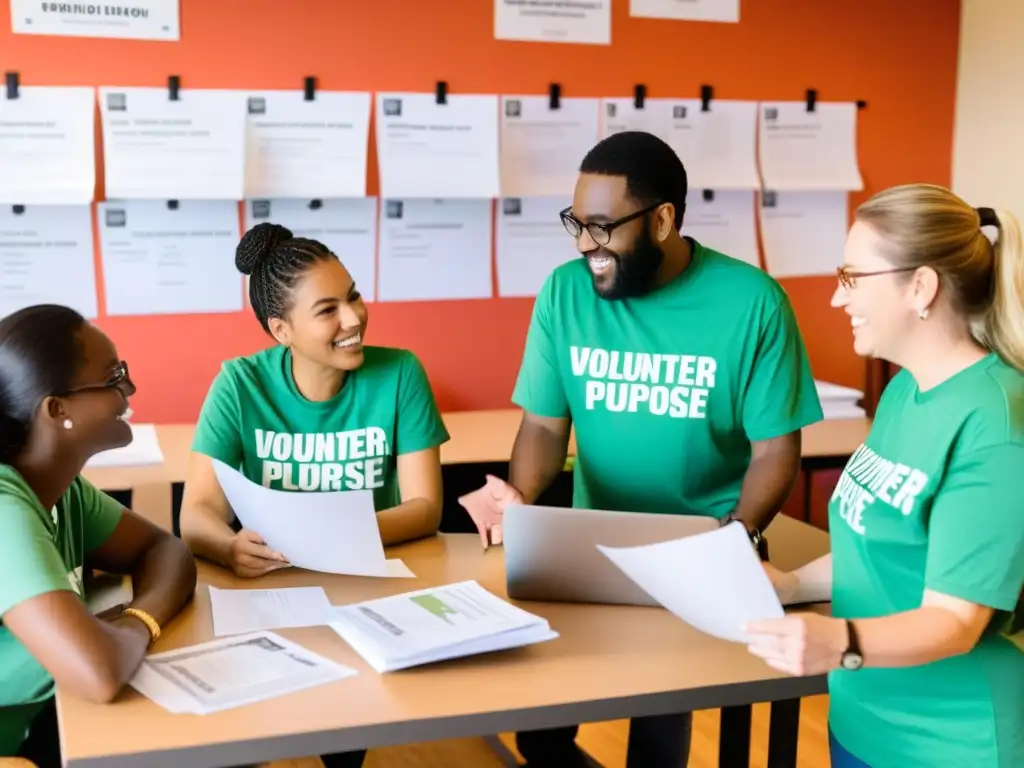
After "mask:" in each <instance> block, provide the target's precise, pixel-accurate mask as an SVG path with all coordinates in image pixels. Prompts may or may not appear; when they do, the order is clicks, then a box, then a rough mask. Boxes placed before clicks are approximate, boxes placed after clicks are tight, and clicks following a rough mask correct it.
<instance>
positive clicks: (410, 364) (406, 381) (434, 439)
mask: <svg viewBox="0 0 1024 768" xmlns="http://www.w3.org/2000/svg"><path fill="white" fill-rule="evenodd" d="M397 421H398V423H397V427H396V429H395V455H396V456H399V455H401V454H403V453H415V452H416V451H423V450H426V449H427V448H434V447H435V446H438V445H441V444H442V443H446V442H448V439H449V435H448V430H447V428H446V427H445V425H444V420H443V419H442V418H441V411H440V409H439V408H438V407H437V401H436V400H435V399H434V390H433V389H431V387H430V380H429V379H428V378H427V372H426V371H425V370H424V368H423V364H422V363H421V362H420V361H419V358H417V357H416V355H414V354H412V353H411V352H409V353H408V354H406V355H404V356H403V360H402V371H401V378H400V379H399V382H398V419H397Z"/></svg>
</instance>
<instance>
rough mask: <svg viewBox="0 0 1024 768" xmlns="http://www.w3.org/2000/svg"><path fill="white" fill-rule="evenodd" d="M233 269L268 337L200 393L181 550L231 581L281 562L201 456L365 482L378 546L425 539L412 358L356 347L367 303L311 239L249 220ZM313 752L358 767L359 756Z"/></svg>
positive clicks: (424, 384)
mask: <svg viewBox="0 0 1024 768" xmlns="http://www.w3.org/2000/svg"><path fill="white" fill-rule="evenodd" d="M235 265H236V266H237V267H238V269H239V271H241V272H242V273H243V274H246V275H249V299H250V303H251V304H252V307H253V311H254V312H255V314H256V318H257V319H258V320H259V322H260V324H261V325H262V326H263V329H264V330H265V331H266V332H267V333H268V334H270V336H272V337H273V339H274V340H275V341H276V342H277V344H276V345H274V346H272V347H270V348H269V349H265V350H263V351H261V352H257V353H256V354H254V355H250V356H247V357H240V358H235V359H232V360H228V361H226V362H225V363H224V364H223V366H222V368H221V371H220V373H219V374H218V375H217V377H216V378H215V380H214V382H213V384H212V385H211V387H210V390H209V393H208V394H207V397H206V401H205V403H204V404H203V407H202V411H201V412H200V415H199V421H198V424H197V426H196V433H195V438H194V441H193V444H192V453H191V456H190V460H189V466H188V472H187V476H186V483H185V494H184V498H183V501H182V508H181V533H182V537H183V538H184V539H185V540H186V541H187V542H188V544H189V546H191V548H192V551H193V552H194V553H195V554H196V555H197V556H198V557H202V558H205V559H207V560H211V561H213V562H215V563H219V564H221V565H224V566H226V567H228V568H231V569H232V570H233V571H234V572H235V573H236V574H237V575H239V576H243V577H258V576H261V575H263V574H265V573H268V572H270V571H273V570H275V569H277V568H284V567H287V566H288V563H287V562H285V559H284V558H283V557H282V556H281V555H280V554H279V553H277V552H274V551H271V550H270V548H269V547H267V546H266V544H265V543H264V541H263V539H262V538H261V537H260V532H259V531H250V530H246V529H244V528H243V529H241V530H236V528H237V527H238V526H237V524H234V518H235V516H234V514H233V512H232V511H231V508H230V506H229V505H228V501H227V499H226V498H225V496H224V492H223V491H222V490H221V487H220V484H219V483H218V481H217V477H216V474H215V472H214V467H213V459H216V460H218V461H221V462H223V463H225V464H227V465H228V466H230V467H233V468H236V469H238V470H239V471H240V472H242V474H244V475H245V476H246V477H247V478H248V479H249V480H251V481H253V482H255V483H259V484H261V485H263V486H265V487H267V488H271V489H274V490H283V491H295V492H303V491H350V490H352V491H354V490H371V491H372V492H373V497H374V504H375V507H376V510H377V521H378V525H379V527H380V533H381V538H382V540H383V542H384V544H385V546H387V545H390V544H396V543H399V542H403V541H409V540H412V539H417V538H421V537H424V536H430V535H433V534H434V533H435V532H436V531H437V527H438V525H439V524H440V520H441V462H440V446H441V445H442V444H443V443H445V442H446V441H447V440H448V439H449V436H448V432H447V430H446V429H445V426H444V422H443V421H442V420H441V414H440V412H439V410H438V407H437V404H436V402H435V400H434V396H433V393H432V391H431V388H430V383H429V381H428V380H427V376H426V372H425V371H424V369H423V366H422V365H421V363H420V361H419V360H418V359H417V358H416V356H415V355H414V354H413V353H412V352H409V351H407V350H404V349H396V348H389V347H375V346H367V345H366V344H365V343H364V341H365V336H366V326H367V310H366V304H365V303H364V302H363V298H362V296H361V294H360V293H359V290H358V287H357V286H356V284H355V282H354V281H353V279H352V276H351V275H350V274H349V272H348V270H347V269H345V267H344V265H343V264H342V263H341V261H340V260H339V259H338V257H337V256H336V255H335V254H334V253H332V252H331V251H330V250H329V249H328V248H327V247H326V246H324V245H323V244H322V243H319V242H317V241H315V240H309V239H305V238H300V237H294V236H293V234H292V232H290V231H289V230H288V229H286V228H285V227H283V226H280V225H277V224H270V223H263V224H258V225H257V226H255V227H253V228H252V229H251V230H249V231H248V232H247V233H246V234H245V236H244V237H243V238H242V240H241V242H240V243H239V245H238V249H237V251H236V255H235ZM281 514H283V515H286V514H288V511H287V510H286V509H282V510H281ZM318 535H320V534H319V532H318V531H312V530H311V531H309V536H310V537H315V536H318ZM322 759H323V760H324V763H325V765H327V767H328V768H334V767H335V766H350V765H351V766H357V765H361V764H362V760H363V753H361V752H359V753H349V754H345V755H329V756H325V757H323V758H322Z"/></svg>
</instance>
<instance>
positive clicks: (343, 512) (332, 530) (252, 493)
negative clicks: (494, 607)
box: [213, 460, 413, 578]
mask: <svg viewBox="0 0 1024 768" xmlns="http://www.w3.org/2000/svg"><path fill="white" fill-rule="evenodd" d="M213 468H214V471H215V472H216V474H217V480H218V481H219V482H220V486H221V488H222V489H223V491H224V495H225V496H226V497H227V499H228V503H229V504H230V505H231V509H232V510H233V511H234V513H235V515H236V516H237V517H238V519H239V521H240V522H241V523H242V525H243V526H244V527H245V528H247V529H249V530H250V531H255V532H256V533H258V534H259V535H260V536H262V537H263V540H264V541H266V543H267V546H268V547H270V548H271V549H273V550H275V551H277V552H280V553H281V554H282V555H284V556H285V559H287V560H288V562H289V563H291V564H292V565H294V566H295V567H296V568H305V569H306V570H310V571H320V572H321V573H340V574H347V575H350V576H378V577H389V578H411V577H412V576H413V573H412V571H410V570H409V569H408V568H407V567H406V566H405V564H404V563H402V561H401V560H390V561H389V560H386V559H385V557H384V545H383V543H382V542H381V538H380V529H379V528H378V527H377V514H376V512H375V511H374V508H373V491H368V490H367V491H297V492H296V491H278V490H273V489H271V488H266V487H264V486H262V485H259V484H258V483H254V482H252V481H251V480H249V479H248V478H247V477H245V476H244V475H243V474H241V473H240V472H238V471H237V470H234V469H232V468H231V467H229V466H228V465H227V464H224V463H223V462H220V461H217V460H214V462H213ZM392 563H395V564H394V565H392Z"/></svg>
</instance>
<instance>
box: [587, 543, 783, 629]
mask: <svg viewBox="0 0 1024 768" xmlns="http://www.w3.org/2000/svg"><path fill="white" fill-rule="evenodd" d="M597 548H598V549H599V550H601V552H602V553H604V555H605V556H606V557H607V558H608V559H609V560H611V561H612V562H613V563H615V565H616V566H617V567H618V568H619V569H620V570H622V572H623V573H625V574H626V575H627V576H629V578H630V579H632V580H633V581H634V582H636V584H637V586H639V587H640V588H641V589H643V590H644V591H645V592H646V593H647V594H649V595H650V596H651V597H652V598H654V599H655V600H657V601H658V603H660V604H661V605H663V606H664V607H665V608H666V609H668V610H669V611H671V612H672V613H673V614H675V615H676V616H678V617H679V618H680V619H682V620H683V621H685V622H686V623H687V624H689V625H691V626H693V627H695V628H697V629H699V630H701V631H702V632H706V633H708V634H709V635H713V636H715V637H718V638H721V639H723V640H731V641H733V642H747V641H748V638H749V636H748V634H747V633H746V632H744V631H743V625H744V624H746V623H747V622H750V621H755V620H758V619H777V618H782V616H783V615H784V614H783V610H782V604H781V603H780V602H779V598H778V595H777V594H776V592H775V587H773V586H772V583H771V580H770V579H769V578H768V574H767V573H765V570H764V568H763V567H762V565H761V562H760V560H758V557H757V554H756V553H755V552H754V549H753V548H752V547H751V546H750V538H749V537H748V536H747V532H746V531H745V530H744V528H743V526H742V525H735V524H733V525H726V526H724V527H722V528H717V529H715V530H713V531H708V532H707V533H699V534H696V535H694V536H687V537H686V538H682V539H673V540H672V541H665V542H661V543H658V544H651V545H646V546H640V547H606V546H602V545H600V544H599V545H598V546H597Z"/></svg>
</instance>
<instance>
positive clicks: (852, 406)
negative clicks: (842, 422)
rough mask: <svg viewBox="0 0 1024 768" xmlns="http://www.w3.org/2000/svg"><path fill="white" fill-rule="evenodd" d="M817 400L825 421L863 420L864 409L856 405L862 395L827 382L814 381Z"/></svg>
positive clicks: (857, 391)
mask: <svg viewBox="0 0 1024 768" xmlns="http://www.w3.org/2000/svg"><path fill="white" fill-rule="evenodd" d="M814 384H815V386H816V387H817V389H818V399H819V400H820V401H821V410H822V411H823V412H824V414H825V418H826V419H863V418H864V416H865V412H864V409H863V408H862V407H861V406H860V405H859V404H858V403H859V402H860V401H861V400H862V399H863V398H864V393H863V392H861V391H860V390H856V389H851V388H850V387H840V386H839V385H838V384H829V383H828V382H827V381H815V382H814Z"/></svg>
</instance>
